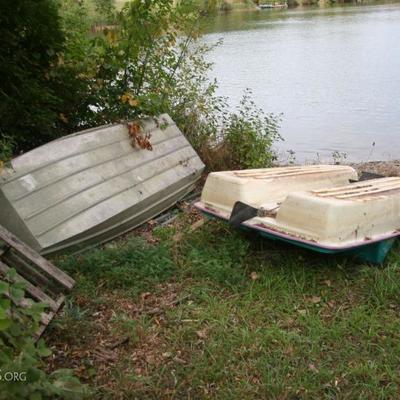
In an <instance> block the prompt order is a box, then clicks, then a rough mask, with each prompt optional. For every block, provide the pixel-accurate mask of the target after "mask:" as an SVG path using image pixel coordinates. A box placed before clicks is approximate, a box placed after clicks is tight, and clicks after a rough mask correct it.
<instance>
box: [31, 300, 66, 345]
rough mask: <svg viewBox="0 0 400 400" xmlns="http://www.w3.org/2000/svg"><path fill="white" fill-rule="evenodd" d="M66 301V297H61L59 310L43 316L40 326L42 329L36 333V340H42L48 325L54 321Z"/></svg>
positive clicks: (58, 304)
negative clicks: (41, 337)
mask: <svg viewBox="0 0 400 400" xmlns="http://www.w3.org/2000/svg"><path fill="white" fill-rule="evenodd" d="M64 300H65V297H64V296H60V298H59V299H58V300H57V309H56V310H53V311H50V312H49V313H47V314H46V315H45V316H43V315H42V316H41V322H42V325H41V326H40V328H39V329H38V331H37V332H36V340H38V339H39V338H40V336H42V334H43V332H44V330H45V329H46V328H47V325H49V323H50V322H51V321H52V319H53V318H54V316H55V315H56V314H57V312H58V310H59V309H60V307H61V306H62V305H63V303H64ZM44 321H46V322H47V323H44Z"/></svg>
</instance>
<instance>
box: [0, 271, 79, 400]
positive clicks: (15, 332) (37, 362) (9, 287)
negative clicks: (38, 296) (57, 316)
mask: <svg viewBox="0 0 400 400" xmlns="http://www.w3.org/2000/svg"><path fill="white" fill-rule="evenodd" d="M15 274H16V273H15V270H11V271H10V272H9V273H8V274H7V276H6V277H5V278H4V280H0V399H1V400H3V399H4V400H14V399H15V400H20V399H32V400H36V399H42V398H49V399H50V398H51V399H54V398H65V399H68V398H70V399H77V398H82V397H83V396H84V394H85V392H86V388H85V387H84V386H82V385H81V384H80V382H79V380H78V379H77V378H75V377H73V376H72V371H70V370H57V371H55V372H53V373H52V374H50V375H48V374H46V372H45V371H44V370H43V367H44V365H43V364H42V361H41V360H42V358H43V357H48V356H50V355H51V351H50V349H48V348H47V347H46V344H45V342H44V341H43V339H40V340H39V341H38V342H37V343H36V342H35V339H34V337H35V334H36V333H37V331H38V329H39V324H40V318H41V314H42V312H43V310H44V305H43V304H40V303H35V302H32V301H29V300H28V299H26V298H25V292H24V284H22V283H13V282H14V281H15V279H14V278H15Z"/></svg>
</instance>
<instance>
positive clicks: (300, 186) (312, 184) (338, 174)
mask: <svg viewBox="0 0 400 400" xmlns="http://www.w3.org/2000/svg"><path fill="white" fill-rule="evenodd" d="M356 179H357V174H356V172H355V171H354V170H353V169H352V168H350V167H346V166H329V165H328V166H324V165H319V166H305V167H287V168H268V169H261V170H247V171H229V172H219V173H212V174H210V175H209V177H208V179H207V181H206V184H205V187H204V189H203V193H202V198H201V201H200V202H198V203H196V207H197V208H198V209H199V210H201V211H202V212H203V213H205V214H206V215H208V216H211V217H217V218H221V219H224V220H227V221H230V223H231V224H233V225H234V226H237V227H241V228H245V229H251V230H255V231H257V232H259V233H260V234H261V235H263V236H265V237H267V238H270V239H277V240H281V241H285V242H289V243H292V244H295V245H297V246H300V247H305V248H308V249H312V250H314V251H318V252H321V253H326V254H335V253H347V254H351V255H355V256H357V257H359V258H362V259H364V260H366V261H369V262H373V263H381V262H383V260H384V258H385V256H386V255H387V253H388V251H389V250H390V248H391V247H392V245H393V243H394V240H395V238H396V237H397V236H399V234H400V232H399V228H400V178H393V177H392V178H380V179H371V180H366V181H360V182H354V181H355V180H356ZM351 182H352V183H351Z"/></svg>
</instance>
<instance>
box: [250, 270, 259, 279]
mask: <svg viewBox="0 0 400 400" xmlns="http://www.w3.org/2000/svg"><path fill="white" fill-rule="evenodd" d="M250 278H251V279H252V280H253V281H255V280H256V279H258V274H257V272H252V273H251V274H250Z"/></svg>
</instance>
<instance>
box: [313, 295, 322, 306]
mask: <svg viewBox="0 0 400 400" xmlns="http://www.w3.org/2000/svg"><path fill="white" fill-rule="evenodd" d="M310 301H311V303H314V304H318V303H321V297H319V296H312V297H311V299H310Z"/></svg>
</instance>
